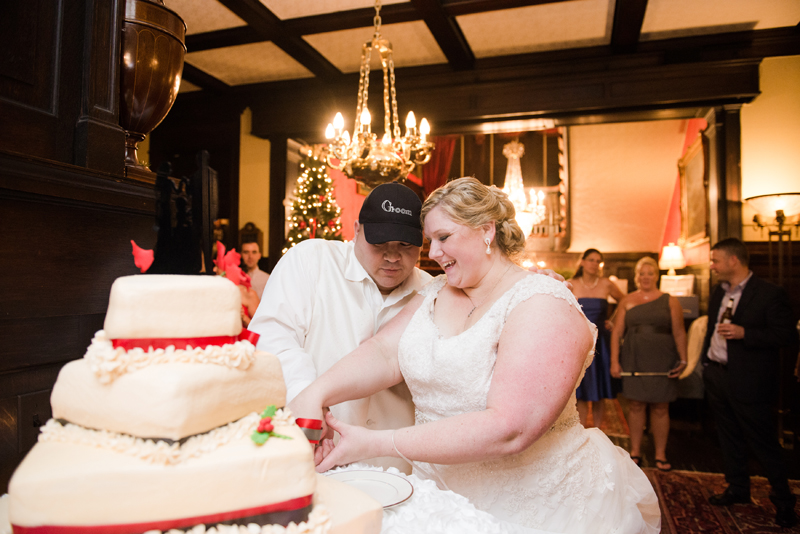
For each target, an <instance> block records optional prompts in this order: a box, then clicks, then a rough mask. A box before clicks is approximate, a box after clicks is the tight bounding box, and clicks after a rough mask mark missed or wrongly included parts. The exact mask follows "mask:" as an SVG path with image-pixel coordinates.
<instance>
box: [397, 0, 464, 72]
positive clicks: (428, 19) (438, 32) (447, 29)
mask: <svg viewBox="0 0 800 534" xmlns="http://www.w3.org/2000/svg"><path fill="white" fill-rule="evenodd" d="M411 4H412V5H413V6H414V7H415V8H416V9H417V11H418V12H419V13H420V15H422V19H423V20H424V21H425V24H426V25H427V26H428V29H429V30H430V32H431V33H432V34H433V38H434V39H436V43H437V44H438V45H439V48H441V49H442V52H444V55H445V57H447V62H448V63H450V66H451V67H453V69H454V70H467V69H471V68H472V67H473V66H474V65H475V54H473V53H472V49H471V48H470V47H469V43H467V39H466V38H465V37H464V33H463V32H462V31H461V28H460V27H459V25H458V23H457V22H456V20H455V18H454V17H451V16H449V15H448V14H447V13H445V11H444V9H443V8H442V5H441V4H440V3H439V0H411Z"/></svg>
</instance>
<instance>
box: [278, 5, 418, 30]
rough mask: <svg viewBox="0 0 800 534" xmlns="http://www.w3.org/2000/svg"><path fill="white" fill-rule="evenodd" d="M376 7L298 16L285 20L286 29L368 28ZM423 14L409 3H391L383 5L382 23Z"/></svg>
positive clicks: (398, 21)
mask: <svg viewBox="0 0 800 534" xmlns="http://www.w3.org/2000/svg"><path fill="white" fill-rule="evenodd" d="M374 18H375V8H372V7H365V8H361V9H351V10H349V11H337V12H334V13H324V14H322V15H311V16H308V17H297V18H294V19H288V20H285V21H283V24H284V27H285V28H286V31H288V32H291V33H294V34H296V35H311V34H314V33H325V32H332V31H340V30H352V29H354V28H368V27H372V26H373V25H374ZM420 19H421V16H420V14H419V13H418V12H417V10H416V9H415V8H414V7H413V6H412V5H411V4H409V3H402V4H389V5H388V6H382V7H381V23H382V24H397V23H400V22H412V21H415V20H420Z"/></svg>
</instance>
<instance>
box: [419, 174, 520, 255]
mask: <svg viewBox="0 0 800 534" xmlns="http://www.w3.org/2000/svg"><path fill="white" fill-rule="evenodd" d="M436 206H440V207H441V208H442V210H444V212H445V213H446V214H447V216H448V217H449V218H450V219H452V220H453V221H455V222H456V223H458V224H463V225H464V226H468V227H470V228H480V227H481V226H483V225H485V224H488V223H494V227H495V237H494V239H495V241H496V242H497V247H498V248H499V249H500V251H501V252H502V253H503V254H505V255H506V256H508V257H509V258H512V259H513V258H514V257H516V256H518V255H520V253H522V251H524V250H525V234H524V233H523V232H522V228H520V227H519V224H517V221H516V220H515V219H514V216H515V215H516V212H515V211H514V205H513V204H512V203H511V201H510V200H509V199H508V195H506V194H505V193H503V192H502V191H501V190H500V189H498V188H497V187H495V186H491V187H488V186H485V185H483V184H482V183H481V182H480V181H479V180H477V179H476V178H473V177H469V176H468V177H464V178H456V179H455V180H452V181H450V182H448V183H446V184H445V185H443V186H442V187H440V188H439V189H437V190H436V191H434V192H433V193H431V194H430V196H428V198H427V199H426V200H425V202H424V203H423V204H422V212H421V214H420V219H422V224H423V226H424V225H425V217H426V216H427V215H428V212H430V211H431V210H432V209H433V208H435V207H436Z"/></svg>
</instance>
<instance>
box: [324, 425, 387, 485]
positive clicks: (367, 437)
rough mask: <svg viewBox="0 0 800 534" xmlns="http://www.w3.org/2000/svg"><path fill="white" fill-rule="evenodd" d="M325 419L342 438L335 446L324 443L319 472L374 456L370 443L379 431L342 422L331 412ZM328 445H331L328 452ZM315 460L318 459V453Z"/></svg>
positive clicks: (331, 443)
mask: <svg viewBox="0 0 800 534" xmlns="http://www.w3.org/2000/svg"><path fill="white" fill-rule="evenodd" d="M325 419H326V422H327V423H328V426H329V427H330V428H331V429H333V430H335V431H336V432H338V433H339V436H340V438H339V444H338V445H336V446H335V447H333V442H330V445H329V446H328V445H325V443H323V445H322V447H321V448H322V452H321V453H320V456H322V460H321V461H320V462H319V463H317V472H318V473H324V472H325V471H327V470H329V469H333V468H334V467H336V466H338V465H347V464H351V463H353V462H357V461H359V460H364V459H365V458H372V457H373V456H374V454H372V453H370V443H371V441H372V439H373V438H374V437H375V435H376V434H378V432H376V431H374V430H367V429H366V428H362V427H360V426H354V425H348V424H346V423H342V422H341V421H339V420H338V419H336V418H335V417H334V416H333V414H331V413H330V412H328V413H327V414H326V415H325ZM326 441H327V440H326ZM326 447H329V448H328V449H327V452H326ZM314 460H315V461H316V460H317V455H316V454H315V456H314Z"/></svg>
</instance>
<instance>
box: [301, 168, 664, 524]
mask: <svg viewBox="0 0 800 534" xmlns="http://www.w3.org/2000/svg"><path fill="white" fill-rule="evenodd" d="M513 217H514V208H513V206H512V204H511V203H510V202H509V200H508V197H507V196H506V195H505V194H504V193H503V192H502V191H500V190H499V189H497V188H494V187H491V188H490V187H486V186H484V185H483V184H481V183H480V182H479V181H478V180H476V179H474V178H460V179H457V180H454V181H453V182H450V183H448V184H446V185H445V186H443V187H442V188H440V189H437V190H436V191H434V192H433V193H432V194H431V196H430V197H429V198H428V200H427V201H426V202H425V204H424V205H423V208H422V220H423V223H424V230H425V234H426V236H427V237H428V238H429V239H430V240H431V249H430V257H431V258H432V259H434V260H435V261H437V262H438V263H439V264H440V265H441V266H442V268H443V269H444V271H445V275H444V276H439V277H437V278H436V279H434V280H433V281H432V282H431V283H430V284H429V285H428V286H426V288H424V289H423V290H422V291H421V292H420V294H419V295H417V296H416V297H415V298H414V300H412V301H411V303H409V305H408V306H406V308H405V309H404V310H403V311H402V312H400V314H398V316H397V317H396V318H395V319H394V320H392V321H391V322H390V323H389V324H387V325H386V326H385V327H384V328H383V329H382V330H381V331H379V332H378V334H377V335H376V336H375V337H373V338H372V339H370V340H368V341H366V342H365V343H363V344H362V345H361V346H360V347H359V348H358V349H356V350H355V351H353V352H352V353H351V354H349V355H348V356H346V357H344V358H343V359H342V360H341V361H339V362H338V363H337V364H336V365H334V366H333V367H332V368H331V369H330V370H329V371H328V372H326V373H325V374H324V375H322V376H321V377H320V378H319V379H317V380H316V381H315V382H314V383H313V384H312V385H311V386H309V387H308V388H307V389H306V390H304V391H303V392H302V393H300V395H298V396H297V398H295V400H294V401H292V403H291V404H290V408H291V409H292V412H293V413H294V414H295V415H296V416H298V417H305V418H311V417H314V418H320V417H321V414H322V408H323V407H324V406H330V405H332V404H337V403H339V402H343V401H345V400H347V399H352V398H360V397H364V396H367V395H370V394H371V393H373V392H375V391H378V390H381V389H384V388H387V387H390V386H392V385H393V384H396V383H398V382H400V381H401V380H403V379H404V378H405V381H406V383H407V385H408V387H409V389H410V391H411V393H412V395H413V398H414V403H415V405H416V408H417V414H416V424H415V426H413V427H406V428H402V429H399V430H396V431H388V430H387V431H371V430H367V429H364V428H360V427H354V426H349V425H345V424H341V423H340V422H338V421H337V420H335V419H334V418H333V417H331V416H330V415H328V416H327V423H328V424H329V425H330V426H331V427H332V428H333V429H334V430H336V431H337V432H339V433H340V434H341V440H340V442H339V444H338V445H337V446H336V447H332V446H331V445H330V444H329V443H326V445H325V446H324V447H322V448H321V449H318V454H317V460H318V467H317V469H318V470H319V471H325V470H327V469H329V468H331V467H333V466H336V465H344V464H348V463H352V462H355V461H358V460H361V459H363V458H371V457H375V456H396V457H398V456H403V457H405V458H407V459H409V460H410V461H411V462H412V463H413V464H414V472H415V474H417V475H418V476H420V477H424V478H430V479H433V480H437V481H438V482H439V484H440V486H441V487H443V488H445V487H446V488H448V489H451V490H453V491H455V492H457V493H460V494H462V495H464V496H466V497H467V498H468V499H469V500H470V501H471V502H472V503H473V504H474V505H475V506H476V507H477V508H479V509H481V510H484V511H487V512H489V513H491V514H493V515H494V516H495V517H497V518H499V519H501V520H503V521H505V522H507V523H506V524H507V526H508V529H509V531H511V530H518V531H525V530H526V529H530V528H535V529H541V530H546V531H548V532H570V533H589V532H591V533H602V532H619V533H645V532H648V533H649V532H653V533H654V532H658V531H659V528H660V513H659V509H658V502H657V498H656V496H655V493H654V492H653V489H652V487H651V486H650V483H649V482H648V480H647V478H646V477H645V475H644V474H643V473H642V471H641V470H639V469H638V468H637V467H636V466H635V465H634V464H633V462H631V460H630V458H629V457H628V455H627V453H625V452H624V451H623V450H622V449H619V448H618V447H615V446H614V445H613V444H612V443H611V442H610V441H609V440H608V438H606V436H605V435H604V434H603V433H602V432H600V431H599V430H597V429H590V430H586V429H584V428H583V427H582V426H581V425H580V423H579V421H578V414H577V411H576V409H575V387H576V385H577V383H578V382H579V380H580V377H581V375H582V373H583V371H584V369H585V367H586V366H587V365H588V364H589V363H590V362H591V359H592V351H591V349H592V346H593V344H594V336H595V334H596V329H595V328H594V326H593V325H592V324H591V322H589V321H588V320H587V319H586V317H585V316H584V315H583V314H582V313H581V311H580V307H579V306H578V303H577V302H576V300H575V298H574V296H573V295H572V294H571V293H570V292H569V290H568V289H566V287H565V286H564V284H562V283H560V282H557V281H555V280H553V279H551V278H549V277H547V276H543V275H537V274H531V273H528V272H526V271H525V270H523V269H521V268H520V267H518V266H517V265H516V264H515V263H514V261H513V259H514V258H515V257H516V256H518V255H519V253H520V252H521V251H522V250H523V247H524V239H525V238H524V235H523V233H522V231H521V229H520V228H519V226H518V225H517V223H516V221H515V220H514V218H513Z"/></svg>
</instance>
